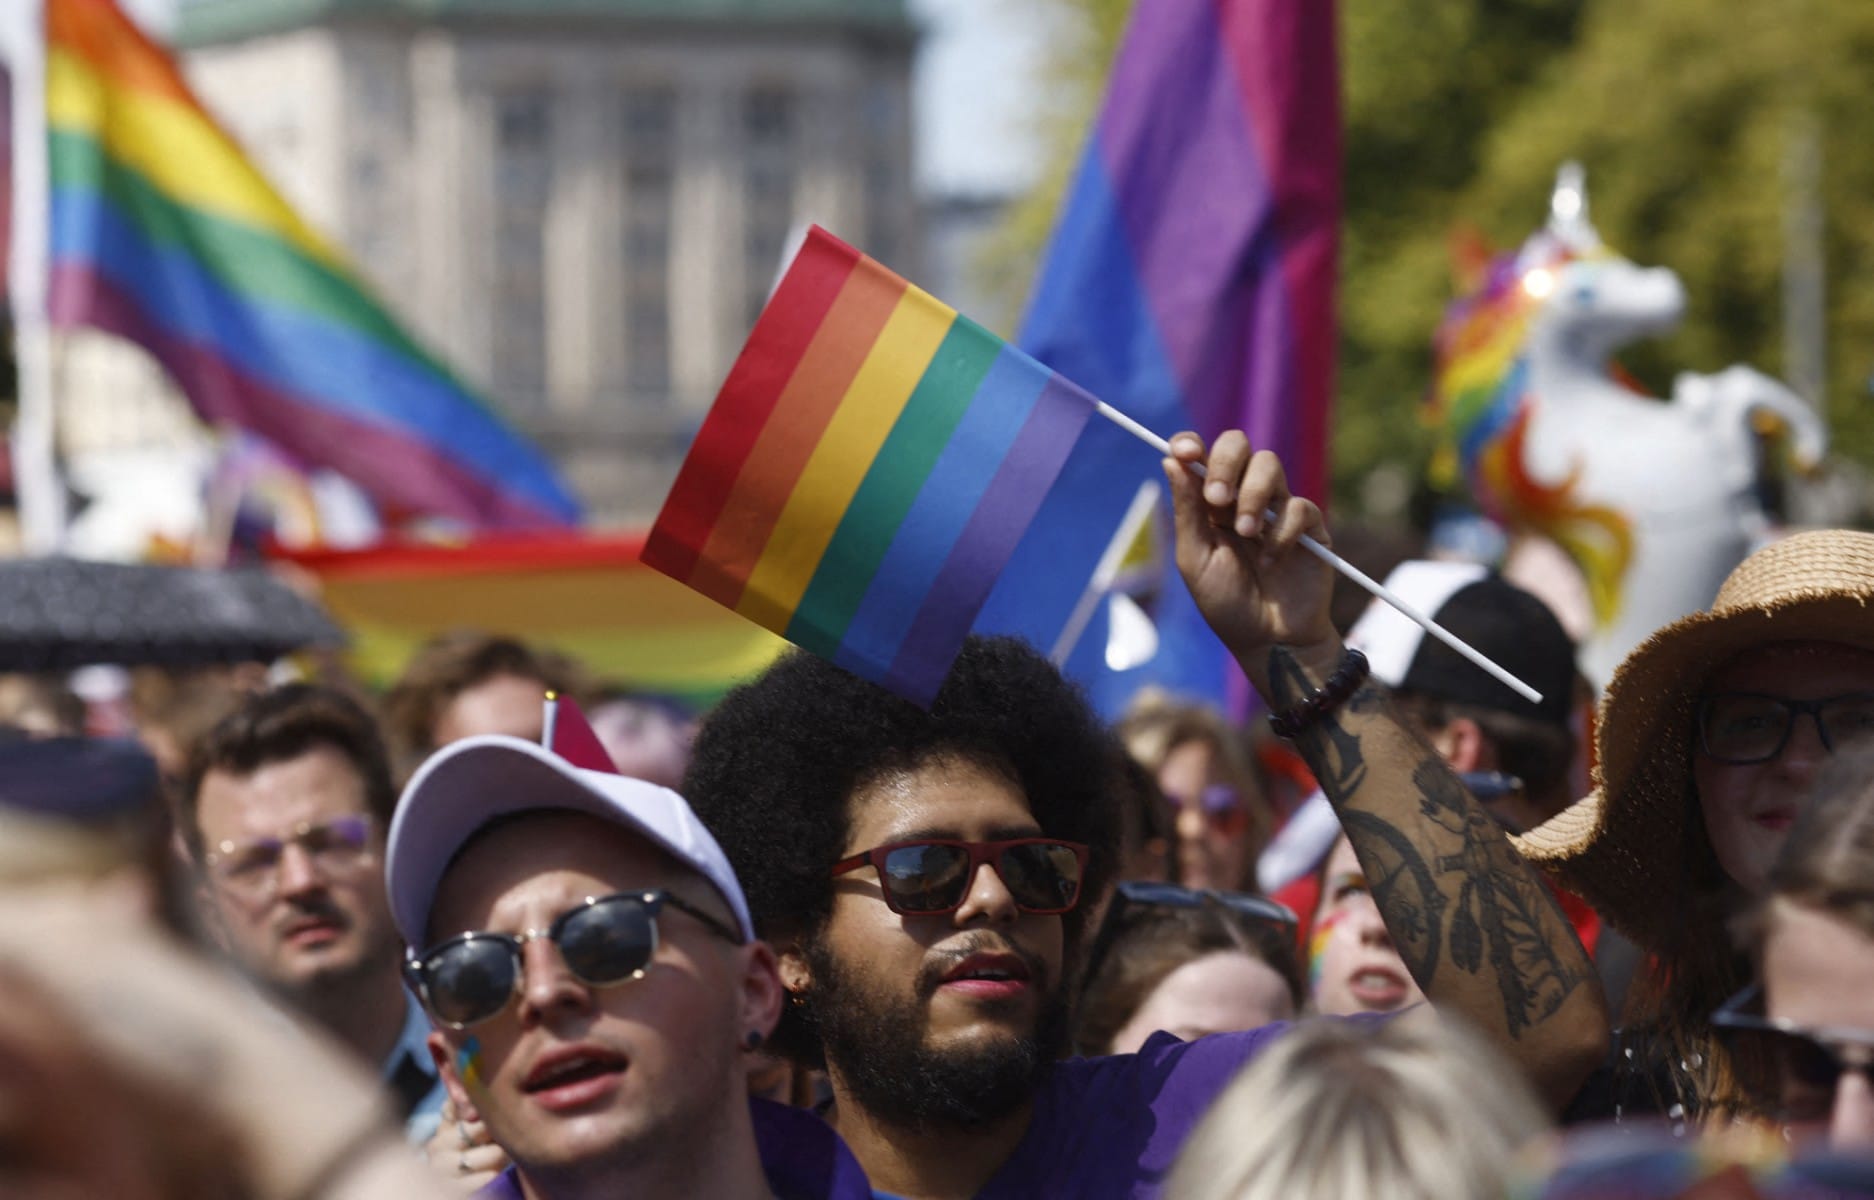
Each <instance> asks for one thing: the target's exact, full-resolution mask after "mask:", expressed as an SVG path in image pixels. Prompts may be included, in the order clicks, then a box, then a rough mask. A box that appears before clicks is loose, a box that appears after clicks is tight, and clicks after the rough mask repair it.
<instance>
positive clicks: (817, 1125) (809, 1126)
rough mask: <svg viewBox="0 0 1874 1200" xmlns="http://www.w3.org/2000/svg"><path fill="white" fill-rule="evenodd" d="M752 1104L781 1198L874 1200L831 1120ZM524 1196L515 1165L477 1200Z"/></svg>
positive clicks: (760, 1147)
mask: <svg viewBox="0 0 1874 1200" xmlns="http://www.w3.org/2000/svg"><path fill="white" fill-rule="evenodd" d="M748 1104H749V1110H750V1113H751V1115H752V1116H753V1117H754V1122H755V1148H756V1150H757V1151H758V1152H759V1153H760V1155H761V1169H762V1171H763V1172H764V1173H765V1174H766V1175H767V1177H768V1186H769V1187H770V1188H772V1189H774V1194H775V1195H776V1196H777V1197H779V1200H873V1193H872V1186H871V1185H870V1184H869V1183H867V1182H866V1178H865V1172H864V1171H863V1170H861V1169H860V1167H859V1161H858V1160H857V1159H855V1158H854V1157H853V1156H852V1151H850V1150H848V1149H846V1143H845V1142H843V1141H841V1140H840V1137H839V1135H838V1134H837V1133H834V1132H833V1130H832V1129H831V1128H830V1127H829V1126H828V1125H827V1124H826V1122H824V1121H822V1120H820V1118H818V1117H816V1116H814V1115H813V1114H812V1113H810V1112H808V1111H807V1110H805V1109H801V1108H788V1107H787V1106H786V1105H782V1104H775V1103H773V1102H771V1101H768V1100H757V1099H753V1098H751V1099H750V1100H749V1102H748ZM523 1195H524V1193H523V1192H522V1191H521V1181H520V1179H519V1177H518V1176H517V1175H516V1174H515V1169H514V1168H513V1167H509V1168H508V1169H507V1170H505V1171H503V1172H501V1174H500V1175H498V1176H496V1177H495V1178H494V1180H493V1181H492V1182H490V1183H489V1184H488V1185H487V1186H486V1187H484V1188H482V1189H481V1190H480V1191H478V1192H476V1193H475V1197H474V1200H522V1197H523Z"/></svg>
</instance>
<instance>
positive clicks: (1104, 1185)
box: [976, 1023, 1289, 1200]
mask: <svg viewBox="0 0 1874 1200" xmlns="http://www.w3.org/2000/svg"><path fill="white" fill-rule="evenodd" d="M1288 1029H1289V1026H1288V1025H1287V1024H1283V1023H1278V1024H1274V1025H1264V1026H1263V1027H1261V1028H1260V1029H1251V1030H1249V1031H1247V1032H1245V1033H1213V1034H1211V1035H1210V1036H1209V1037H1203V1038H1199V1039H1197V1040H1196V1041H1194V1042H1181V1041H1179V1040H1178V1039H1177V1038H1175V1037H1173V1036H1172V1035H1171V1034H1169V1033H1155V1034H1153V1035H1152V1036H1151V1038H1150V1039H1148V1040H1147V1041H1146V1043H1145V1045H1143V1046H1141V1047H1140V1048H1139V1052H1138V1053H1137V1054H1115V1055H1113V1056H1111V1057H1109V1058H1072V1059H1068V1060H1067V1061H1066V1062H1063V1063H1061V1064H1060V1065H1058V1066H1056V1067H1055V1068H1054V1070H1053V1071H1052V1072H1051V1073H1050V1074H1049V1076H1048V1080H1047V1082H1046V1083H1045V1084H1043V1085H1042V1087H1041V1092H1040V1094H1039V1095H1038V1096H1036V1097H1035V1113H1034V1120H1033V1123H1032V1124H1030V1125H1029V1127H1028V1136H1026V1137H1024V1138H1023V1139H1022V1141H1021V1144H1020V1145H1018V1146H1016V1147H1015V1153H1014V1154H1012V1155H1010V1156H1009V1160H1008V1161H1007V1162H1006V1163H1003V1164H1002V1169H1001V1170H1000V1171H997V1172H996V1173H995V1176H994V1177H993V1178H992V1179H990V1181H989V1182H988V1183H987V1184H985V1185H984V1187H983V1189H982V1191H980V1192H978V1193H976V1200H1016V1198H1018V1197H1019V1198H1021V1200H1035V1198H1036V1197H1070V1196H1071V1197H1075V1198H1076V1200H1151V1198H1153V1197H1156V1196H1157V1195H1158V1193H1159V1190H1160V1188H1161V1187H1162V1185H1163V1182H1164V1179H1165V1176H1166V1175H1168V1174H1169V1173H1170V1172H1171V1164H1172V1162H1173V1161H1174V1160H1176V1158H1177V1157H1178V1151H1179V1150H1180V1149H1181V1148H1182V1147H1183V1146H1184V1140H1185V1139H1186V1138H1187V1137H1189V1136H1190V1133H1191V1130H1192V1129H1194V1128H1196V1126H1197V1123H1198V1121H1199V1120H1201V1119H1202V1118H1203V1116H1204V1114H1205V1113H1206V1112H1207V1111H1209V1109H1210V1105H1211V1102H1212V1101H1214V1100H1215V1099H1216V1098H1217V1095H1218V1093H1220V1092H1222V1091H1223V1089H1224V1087H1225V1086H1226V1085H1228V1084H1229V1082H1230V1080H1231V1079H1233V1078H1235V1076H1236V1073H1237V1072H1238V1071H1239V1070H1241V1069H1242V1067H1243V1065H1244V1064H1245V1063H1247V1062H1249V1061H1250V1060H1251V1059H1253V1058H1255V1057H1256V1055H1258V1054H1260V1053H1261V1052H1262V1051H1263V1050H1264V1049H1266V1048H1267V1047H1268V1046H1269V1045H1271V1044H1272V1043H1273V1042H1274V1041H1275V1039H1276V1038H1278V1037H1280V1036H1281V1035H1282V1034H1283V1033H1285V1032H1286V1031H1287V1030H1288Z"/></svg>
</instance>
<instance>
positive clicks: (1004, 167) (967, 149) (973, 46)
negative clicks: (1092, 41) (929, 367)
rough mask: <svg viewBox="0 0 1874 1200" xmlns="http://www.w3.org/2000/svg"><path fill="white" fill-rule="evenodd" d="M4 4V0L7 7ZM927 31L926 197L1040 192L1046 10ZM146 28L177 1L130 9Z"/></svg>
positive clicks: (938, 7)
mask: <svg viewBox="0 0 1874 1200" xmlns="http://www.w3.org/2000/svg"><path fill="white" fill-rule="evenodd" d="M4 2H5V0H0V3H4ZM906 2H907V4H908V5H909V7H910V9H911V12H912V15H913V18H914V19H915V20H916V21H917V22H918V24H919V25H920V26H921V27H922V28H923V30H924V37H923V39H922V42H921V44H920V46H919V50H918V58H917V63H916V65H915V67H914V69H913V80H912V103H913V105H914V107H915V116H914V119H915V121H916V123H917V141H918V144H917V160H916V163H915V166H914V170H915V172H916V176H917V185H918V189H919V190H920V191H921V192H924V193H926V194H931V193H938V194H943V193H963V194H967V195H980V194H991V195H995V194H1007V193H1011V192H1017V191H1020V190H1022V189H1023V188H1025V187H1027V186H1028V185H1029V184H1032V183H1033V182H1034V181H1035V178H1036V176H1037V174H1038V172H1039V170H1040V164H1041V159H1042V154H1041V152H1040V150H1039V149H1038V145H1037V142H1036V140H1035V138H1034V137H1033V127H1032V125H1031V124H1030V118H1031V114H1032V113H1033V112H1034V109H1035V100H1036V98H1037V90H1036V87H1035V84H1034V80H1035V79H1036V78H1037V76H1038V75H1039V71H1040V59H1041V54H1042V52H1043V51H1044V50H1045V48H1046V39H1047V35H1048V16H1047V6H1046V5H1041V4H1035V3H1015V2H1013V0H906ZM123 3H124V7H125V8H127V9H129V10H130V11H131V12H132V13H133V14H134V15H135V16H136V17H137V18H138V19H139V20H142V21H143V22H144V23H145V25H146V27H147V28H150V29H152V30H155V31H159V32H160V31H161V30H163V29H166V28H168V27H169V23H170V21H172V20H173V19H174V13H175V9H176V0H123Z"/></svg>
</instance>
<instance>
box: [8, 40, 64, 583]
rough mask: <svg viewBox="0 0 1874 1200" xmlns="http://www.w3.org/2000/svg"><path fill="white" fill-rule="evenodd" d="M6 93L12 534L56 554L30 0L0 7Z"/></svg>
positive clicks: (38, 109) (40, 95) (42, 161)
mask: <svg viewBox="0 0 1874 1200" xmlns="http://www.w3.org/2000/svg"><path fill="white" fill-rule="evenodd" d="M0 8H4V9H5V10H6V14H5V15H4V16H0V21H4V23H5V27H4V29H0V36H3V37H4V38H5V41H6V47H5V48H6V52H7V63H8V67H9V70H10V73H11V75H12V82H13V94H12V107H13V230H12V235H13V238H12V255H13V260H12V264H11V269H10V270H9V272H8V279H7V294H8V297H9V299H10V300H11V303H12V309H13V335H14V356H15V361H16V363H17V364H18V367H19V415H18V418H17V419H16V420H15V422H14V425H13V439H12V450H13V479H14V488H15V491H16V494H17V495H18V498H19V515H20V532H21V536H22V538H23V540H24V542H25V547H26V550H27V552H28V553H30V554H52V553H56V552H57V551H58V550H59V549H60V548H61V547H62V546H63V545H64V541H65V515H66V514H65V483H64V480H63V479H61V478H60V476H59V467H58V435H57V424H56V421H55V417H54V412H55V402H54V396H53V380H52V326H51V322H50V320H49V319H48V317H47V312H46V294H47V290H48V286H47V285H48V283H49V281H50V278H51V246H50V241H51V234H52V211H51V171H50V165H49V163H48V161H47V157H48V156H47V135H46V130H47V123H46V36H45V23H44V9H43V6H42V5H41V4H38V3H16V4H7V5H0Z"/></svg>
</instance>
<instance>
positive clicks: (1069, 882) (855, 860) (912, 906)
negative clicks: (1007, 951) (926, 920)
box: [832, 837, 1087, 917]
mask: <svg viewBox="0 0 1874 1200" xmlns="http://www.w3.org/2000/svg"><path fill="white" fill-rule="evenodd" d="M984 863H988V864H989V865H990V866H992V867H994V868H995V871H996V875H997V876H998V877H1000V878H1001V880H1002V886H1003V887H1005V888H1007V889H1008V891H1009V896H1010V898H1011V899H1013V900H1014V901H1015V907H1016V908H1019V909H1020V910H1021V911H1023V912H1026V913H1037V914H1048V913H1064V912H1068V911H1070V910H1071V909H1072V908H1073V907H1074V905H1076V904H1078V903H1080V880H1081V877H1082V876H1083V875H1085V874H1086V870H1087V848H1086V847H1085V846H1083V845H1081V844H1080V843H1079V842H1063V841H1061V840H1059V839H1058V838H1041V837H1029V838H1009V839H1006V840H1004V841H999V842H963V841H949V840H945V839H941V838H922V839H919V840H917V841H910V842H892V843H890V844H888V845H884V846H877V847H874V848H873V849H871V850H866V851H863V852H862V853H859V854H855V855H853V856H852V857H851V858H846V859H841V860H840V861H839V862H836V863H834V864H833V871H832V874H833V875H834V876H840V875H845V874H847V873H848V872H851V871H857V870H858V869H859V868H860V867H864V866H871V867H872V868H873V869H874V870H876V871H877V872H878V881H879V884H880V885H881V887H882V888H883V890H884V893H885V905H886V907H888V908H890V909H891V910H892V911H893V912H895V913H898V914H900V915H902V916H917V917H924V916H936V915H940V914H943V913H953V912H955V911H956V910H957V909H959V908H962V907H963V901H964V899H965V897H967V896H968V895H969V890H970V881H971V880H973V879H975V878H976V869H977V868H978V867H980V866H982V865H983V864H984Z"/></svg>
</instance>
